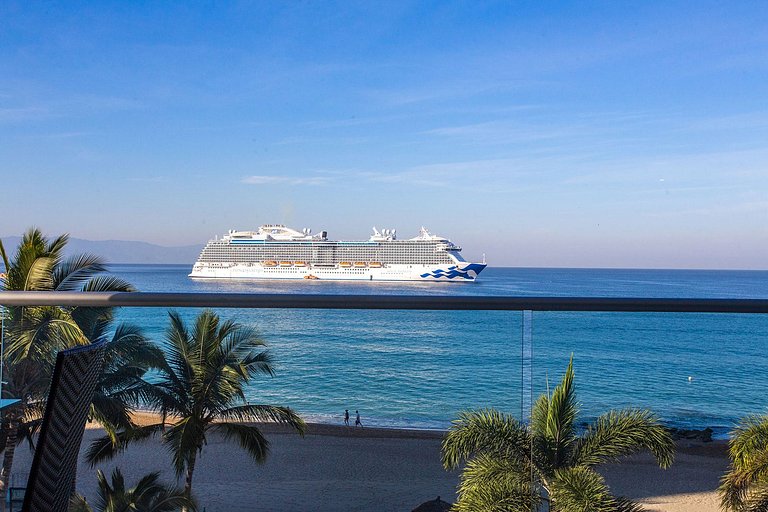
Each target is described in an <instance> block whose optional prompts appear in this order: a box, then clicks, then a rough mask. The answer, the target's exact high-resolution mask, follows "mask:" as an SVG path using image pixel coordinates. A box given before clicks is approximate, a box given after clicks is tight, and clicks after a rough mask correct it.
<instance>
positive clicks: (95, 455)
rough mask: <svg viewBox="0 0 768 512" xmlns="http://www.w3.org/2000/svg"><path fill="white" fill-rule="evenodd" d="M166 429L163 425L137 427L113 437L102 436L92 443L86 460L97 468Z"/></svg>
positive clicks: (86, 454)
mask: <svg viewBox="0 0 768 512" xmlns="http://www.w3.org/2000/svg"><path fill="white" fill-rule="evenodd" d="M164 427H165V425H164V424H162V423H156V424H154V425H143V426H137V427H134V428H131V429H126V430H123V431H121V432H117V433H115V434H114V435H113V436H109V435H106V436H102V437H100V438H98V439H96V440H95V441H93V442H92V443H91V446H89V447H88V450H86V452H85V460H86V461H87V462H88V463H89V464H90V465H91V467H93V466H95V465H96V464H98V463H99V462H103V461H105V460H109V459H111V458H113V457H114V456H116V455H118V454H119V453H122V452H123V451H125V449H126V448H127V447H128V445H129V444H131V443H135V442H137V441H145V440H147V439H149V438H151V437H152V436H155V435H157V434H158V433H159V432H161V431H162V430H163V428H164Z"/></svg>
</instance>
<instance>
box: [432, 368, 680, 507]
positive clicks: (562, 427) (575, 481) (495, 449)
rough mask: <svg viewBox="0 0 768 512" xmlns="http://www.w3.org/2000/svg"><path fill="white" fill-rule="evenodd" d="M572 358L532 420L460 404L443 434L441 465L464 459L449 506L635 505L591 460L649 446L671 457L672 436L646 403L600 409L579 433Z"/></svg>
mask: <svg viewBox="0 0 768 512" xmlns="http://www.w3.org/2000/svg"><path fill="white" fill-rule="evenodd" d="M573 377H574V372H573V358H571V361H570V363H569V364H568V369H567V370H566V372H565V376H564V377H563V380H562V381H561V382H560V384H559V385H558V386H557V387H556V388H555V389H554V392H553V393H552V394H551V395H550V394H544V395H542V396H541V397H540V398H539V399H538V401H537V402H536V404H535V406H534V409H533V412H532V417H531V423H530V425H529V426H528V425H525V424H523V423H521V422H519V421H517V420H516V419H514V418H513V417H512V416H510V415H507V414H504V413H501V412H498V411H496V410H493V409H484V410H480V411H474V412H464V413H461V414H460V415H459V418H458V419H457V420H455V421H454V422H453V425H452V427H451V429H450V430H449V432H448V434H447V436H446V438H445V440H444V441H443V465H444V466H445V467H446V468H447V469H453V468H456V467H458V465H459V464H460V463H461V462H462V461H466V465H465V466H464V469H463V471H462V474H461V478H460V483H459V488H458V492H459V498H458V501H457V503H456V505H455V510H457V511H459V512H465V511H508V510H519V511H536V510H540V509H542V508H544V509H546V507H548V509H549V510H550V511H557V512H572V511H573V512H576V511H579V512H580V511H584V510H589V511H593V512H603V511H605V512H608V511H611V512H625V511H626V512H629V511H636V510H641V508H640V506H639V505H637V504H635V503H632V502H630V501H629V500H626V499H624V498H619V497H615V496H613V495H612V494H611V492H610V489H609V488H608V486H607V485H606V483H605V481H604V480H603V478H602V477H601V476H600V474H598V473H597V472H596V471H595V469H594V467H595V466H596V465H598V464H600V463H603V462H608V461H616V460H617V459H619V458H620V457H623V456H626V455H630V454H632V453H636V452H638V451H640V450H644V449H648V450H650V451H651V452H652V453H653V455H654V456H655V457H656V460H657V462H658V463H659V466H661V467H662V468H667V467H669V465H670V464H671V463H672V461H673V459H674V442H673V441H672V438H671V436H670V435H669V433H668V432H667V430H666V429H665V428H664V427H663V426H662V425H661V424H660V423H659V421H658V419H657V418H656V416H654V415H653V414H652V413H650V412H649V411H645V410H637V409H626V410H619V411H610V412H608V413H607V414H605V415H603V416H600V417H599V418H598V419H597V420H596V421H595V422H594V423H593V424H591V425H589V426H588V427H587V428H586V430H585V431H584V432H583V433H581V434H580V433H579V432H578V430H577V428H576V417H577V414H578V408H579V407H578V403H577V401H576V396H575V390H574V385H573Z"/></svg>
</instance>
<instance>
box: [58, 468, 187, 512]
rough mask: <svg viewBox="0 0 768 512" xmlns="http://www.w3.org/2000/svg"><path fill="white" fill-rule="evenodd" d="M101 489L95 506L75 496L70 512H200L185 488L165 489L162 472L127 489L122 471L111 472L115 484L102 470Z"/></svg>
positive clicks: (146, 477) (97, 473) (100, 477)
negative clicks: (188, 511) (190, 511)
mask: <svg viewBox="0 0 768 512" xmlns="http://www.w3.org/2000/svg"><path fill="white" fill-rule="evenodd" d="M96 478H97V479H98V481H99V490H98V495H97V497H96V500H95V501H94V503H93V506H92V505H91V504H90V503H88V502H87V501H86V500H85V498H84V497H83V496H76V497H75V498H74V499H73V500H72V502H71V504H70V507H69V512H176V511H179V510H189V509H191V510H197V508H196V506H195V502H194V501H193V500H192V499H190V498H189V497H188V496H187V495H186V494H184V490H183V489H179V488H177V487H169V486H165V485H163V484H162V483H161V482H160V478H159V473H150V474H148V475H145V476H144V477H143V478H142V479H141V480H139V482H138V483H137V484H136V486H135V487H131V488H129V489H126V487H125V479H124V478H123V474H122V473H121V472H120V470H119V469H117V468H115V469H114V471H112V478H111V480H112V483H111V485H110V483H109V482H108V481H107V477H106V476H104V473H102V472H101V470H99V471H97V472H96Z"/></svg>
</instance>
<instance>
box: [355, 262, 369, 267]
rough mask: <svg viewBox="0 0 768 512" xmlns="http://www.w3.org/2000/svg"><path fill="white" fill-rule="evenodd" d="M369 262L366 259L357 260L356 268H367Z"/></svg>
mask: <svg viewBox="0 0 768 512" xmlns="http://www.w3.org/2000/svg"><path fill="white" fill-rule="evenodd" d="M367 266H368V264H367V263H366V262H364V261H356V262H355V268H365V267H367Z"/></svg>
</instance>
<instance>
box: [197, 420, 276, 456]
mask: <svg viewBox="0 0 768 512" xmlns="http://www.w3.org/2000/svg"><path fill="white" fill-rule="evenodd" d="M211 428H212V430H215V431H217V432H221V433H222V434H223V435H224V439H225V440H230V439H232V438H234V439H237V441H238V442H239V443H240V447H241V448H243V449H244V450H245V451H246V452H248V455H250V456H251V457H252V458H253V460H254V461H256V462H258V463H259V464H261V463H263V462H264V461H265V460H266V459H267V454H268V453H269V441H267V439H266V438H265V437H264V434H262V433H261V430H259V428H258V427H254V426H251V425H243V424H242V423H229V422H221V423H216V424H214V425H213V427H211Z"/></svg>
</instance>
